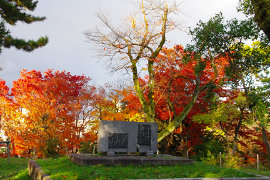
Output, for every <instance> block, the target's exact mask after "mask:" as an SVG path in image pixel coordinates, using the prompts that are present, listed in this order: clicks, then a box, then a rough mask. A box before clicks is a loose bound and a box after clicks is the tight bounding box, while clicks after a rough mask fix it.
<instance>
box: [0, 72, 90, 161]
mask: <svg viewBox="0 0 270 180" xmlns="http://www.w3.org/2000/svg"><path fill="white" fill-rule="evenodd" d="M89 81H90V79H89V78H87V77H85V76H74V75H71V74H70V73H66V72H64V71H63V72H59V71H56V72H53V71H52V70H48V71H46V72H44V73H43V74H42V73H41V72H40V71H35V70H33V71H26V70H24V71H22V72H21V78H20V79H18V80H17V81H15V82H14V83H13V88H12V91H11V95H12V97H13V102H12V103H10V105H9V106H8V107H9V108H8V109H6V110H5V114H4V117H3V118H2V126H3V127H2V128H3V130H4V131H5V133H6V135H7V136H8V137H10V138H11V140H12V142H13V143H14V153H15V154H17V155H29V153H30V152H31V151H33V149H35V150H36V155H38V156H48V155H49V154H50V153H56V154H64V153H65V150H66V148H68V149H69V150H70V151H74V150H77V149H78V147H79V145H80V142H81V140H82V138H83V135H85V134H86V133H87V132H86V128H87V125H88V124H89V121H90V120H91V119H87V118H86V117H84V118H82V119H81V116H82V115H81V114H82V112H83V111H84V110H85V109H84V108H86V107H85V106H88V104H89V103H91V102H92V99H93V96H94V92H95V88H94V87H92V86H89V85H88V82H89ZM87 103H88V104H87ZM84 112H85V111H84ZM94 139H95V138H93V140H94ZM50 146H52V147H50ZM51 151H53V152H51Z"/></svg>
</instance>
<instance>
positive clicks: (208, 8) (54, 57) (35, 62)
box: [0, 0, 244, 88]
mask: <svg viewBox="0 0 270 180" xmlns="http://www.w3.org/2000/svg"><path fill="white" fill-rule="evenodd" d="M129 2H130V1H129V0H79V1H74V0H57V1H56V0H39V3H38V5H37V8H36V9H35V11H34V12H33V13H31V14H33V15H38V16H45V17H46V18H47V19H46V20H45V21H43V22H35V23H32V24H30V25H29V24H23V23H17V25H16V26H13V27H10V28H9V29H10V31H11V33H12V35H13V36H14V37H19V38H24V39H38V38H39V37H41V36H48V38H49V43H48V44H47V45H46V46H45V47H43V48H39V49H36V50H34V51H33V52H30V53H29V52H24V51H21V50H16V49H15V48H10V49H5V48H4V49H3V51H2V54H0V66H2V67H3V68H4V69H3V71H0V79H3V80H5V81H6V83H7V85H8V86H9V87H10V88H11V87H12V82H13V81H16V80H17V79H18V78H19V77H20V71H22V70H23V69H26V70H39V71H42V72H44V71H46V70H47V69H53V70H60V71H66V72H70V73H71V74H72V75H85V76H88V77H90V78H91V79H92V81H93V82H94V84H97V85H102V84H104V83H106V82H113V81H115V80H116V79H121V78H125V79H128V78H129V75H127V74H126V73H125V74H124V73H123V72H118V73H115V74H112V73H111V72H110V70H109V69H107V68H106V65H105V62H106V59H104V58H100V57H99V56H98V55H97V53H96V52H95V50H94V45H93V44H91V43H90V42H89V41H88V40H87V39H86V37H85V35H84V34H83V33H84V32H85V31H87V30H89V29H93V28H95V27H96V26H98V25H99V24H100V23H99V21H98V19H97V17H96V12H97V11H100V10H102V11H103V12H105V13H106V14H107V15H109V16H110V18H112V19H113V20H115V21H114V22H115V23H117V22H121V20H124V19H125V18H127V16H129V15H130V14H132V12H133V11H134V10H135V9H134V7H133V6H131V4H130V3H129ZM177 2H179V3H180V6H179V8H180V11H181V14H179V15H178V18H177V20H178V21H179V22H180V23H181V25H182V26H181V27H182V28H181V30H176V31H174V32H172V33H171V34H168V37H167V40H168V41H167V42H169V44H167V45H166V46H168V47H169V46H172V45H174V44H182V45H185V44H187V43H190V40H191V38H190V37H189V36H188V35H187V33H186V32H185V31H187V28H188V27H191V28H192V27H195V25H196V23H197V22H198V21H199V20H202V21H204V22H206V21H208V19H209V18H211V17H213V16H214V15H215V14H217V13H219V12H222V13H223V15H224V17H225V18H226V19H231V18H239V19H243V18H244V15H243V14H241V13H238V12H237V10H236V7H237V4H238V0H181V1H180V0H177Z"/></svg>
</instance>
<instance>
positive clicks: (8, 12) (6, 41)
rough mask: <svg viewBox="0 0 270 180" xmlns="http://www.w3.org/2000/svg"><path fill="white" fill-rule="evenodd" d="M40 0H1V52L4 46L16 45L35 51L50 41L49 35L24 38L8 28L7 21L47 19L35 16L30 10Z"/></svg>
mask: <svg viewBox="0 0 270 180" xmlns="http://www.w3.org/2000/svg"><path fill="white" fill-rule="evenodd" d="M37 3H38V1H34V0H1V1H0V14H1V22H0V54H1V52H2V48H3V47H4V48H10V47H15V48H17V49H22V50H25V51H28V52H29V51H33V50H34V49H36V48H39V47H42V46H45V45H46V44H47V43H48V38H47V37H41V38H39V39H38V40H36V41H35V40H28V41H26V40H24V39H19V38H15V37H13V36H12V35H11V34H10V31H9V30H8V29H7V28H6V25H5V24H6V23H8V24H9V25H12V26H14V25H16V23H17V22H18V21H20V22H23V23H27V24H30V23H33V22H38V21H43V20H45V17H38V16H33V15H31V14H29V13H28V11H34V9H35V8H36V6H37Z"/></svg>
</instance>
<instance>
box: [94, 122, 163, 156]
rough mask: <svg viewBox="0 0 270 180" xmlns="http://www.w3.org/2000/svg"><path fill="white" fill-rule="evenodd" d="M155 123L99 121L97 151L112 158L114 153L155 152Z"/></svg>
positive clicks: (150, 153) (156, 131)
mask: <svg viewBox="0 0 270 180" xmlns="http://www.w3.org/2000/svg"><path fill="white" fill-rule="evenodd" d="M157 133H158V128H157V123H145V122H128V121H103V120H101V121H99V125H98V142H97V150H98V152H100V153H107V155H108V156H114V155H115V152H127V153H130V152H142V153H146V154H147V155H153V153H156V152H157Z"/></svg>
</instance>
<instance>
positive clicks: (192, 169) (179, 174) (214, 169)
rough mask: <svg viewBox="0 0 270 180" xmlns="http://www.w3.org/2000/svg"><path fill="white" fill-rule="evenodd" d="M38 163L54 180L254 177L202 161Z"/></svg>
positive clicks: (47, 160)
mask: <svg viewBox="0 0 270 180" xmlns="http://www.w3.org/2000/svg"><path fill="white" fill-rule="evenodd" d="M37 163H38V164H39V165H40V166H41V167H42V169H43V170H44V171H45V173H46V174H48V175H50V177H51V178H52V179H137V178H139V179H140V178H141V179H150V178H154V179H159V178H196V177H208V178H209V177H212V178H217V177H254V176H252V175H250V174H246V173H245V172H240V171H237V170H234V169H228V168H219V167H218V166H211V165H207V164H204V163H200V162H194V164H193V165H178V166H102V165H99V166H78V165H76V164H74V163H72V162H71V161H69V160H68V159H67V158H66V157H63V158H58V159H43V160H42V159H39V160H37Z"/></svg>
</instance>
